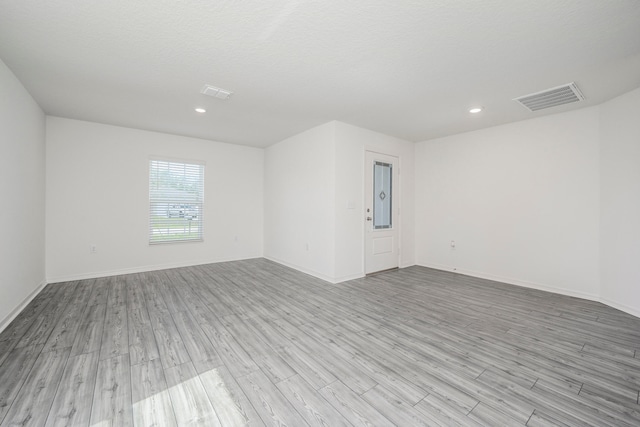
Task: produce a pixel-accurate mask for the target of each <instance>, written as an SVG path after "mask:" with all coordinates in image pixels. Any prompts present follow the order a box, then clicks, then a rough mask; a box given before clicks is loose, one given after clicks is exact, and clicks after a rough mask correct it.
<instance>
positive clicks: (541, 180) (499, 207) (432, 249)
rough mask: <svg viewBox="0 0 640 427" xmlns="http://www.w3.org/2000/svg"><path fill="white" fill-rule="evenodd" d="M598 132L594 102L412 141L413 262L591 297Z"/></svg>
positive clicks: (595, 267)
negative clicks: (413, 165) (573, 109)
mask: <svg viewBox="0 0 640 427" xmlns="http://www.w3.org/2000/svg"><path fill="white" fill-rule="evenodd" d="M598 135H599V110H598V107H592V108H586V109H582V110H577V111H572V112H568V113H562V114H557V115H553V116H546V117H541V118H536V119H532V120H527V121H522V122H517V123H512V124H508V125H504V126H499V127H494V128H489V129H484V130H480V131H475V132H469V133H465V134H460V135H454V136H450V137H446V138H440V139H436V140H431V141H426V142H421V143H418V144H417V145H416V164H415V167H416V254H417V263H418V264H420V265H424V266H430V267H435V268H441V269H446V270H454V269H455V270H456V271H458V272H461V273H466V274H470V275H474V276H478V277H486V278H491V279H496V280H501V281H505V282H509V283H514V284H520V285H524V286H529V287H534V288H539V289H545V290H550V291H555V292H559V293H563V294H568V295H575V296H580V297H586V298H591V299H598V297H599V214H600V212H599V185H600V183H599V136H598ZM451 240H455V242H456V247H455V249H452V248H451V246H450V242H451Z"/></svg>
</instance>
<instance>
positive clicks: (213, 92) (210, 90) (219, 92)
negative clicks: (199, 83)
mask: <svg viewBox="0 0 640 427" xmlns="http://www.w3.org/2000/svg"><path fill="white" fill-rule="evenodd" d="M200 92H201V93H203V94H205V95H208V96H213V97H214V98H218V99H229V97H230V96H231V95H232V94H233V92H229V91H228V90H225V89H220V88H219V87H215V86H211V85H204V87H203V88H202V90H201V91H200Z"/></svg>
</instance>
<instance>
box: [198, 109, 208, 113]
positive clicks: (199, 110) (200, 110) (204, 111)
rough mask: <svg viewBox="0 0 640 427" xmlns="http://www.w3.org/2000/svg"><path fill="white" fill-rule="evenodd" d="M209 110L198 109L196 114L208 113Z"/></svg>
mask: <svg viewBox="0 0 640 427" xmlns="http://www.w3.org/2000/svg"><path fill="white" fill-rule="evenodd" d="M206 112H207V110H205V109H204V108H196V113H206Z"/></svg>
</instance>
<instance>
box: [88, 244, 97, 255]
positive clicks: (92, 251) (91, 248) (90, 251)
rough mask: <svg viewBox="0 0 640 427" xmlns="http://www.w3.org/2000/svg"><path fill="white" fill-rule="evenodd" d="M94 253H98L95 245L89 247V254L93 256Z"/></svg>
mask: <svg viewBox="0 0 640 427" xmlns="http://www.w3.org/2000/svg"><path fill="white" fill-rule="evenodd" d="M96 252H98V248H97V247H96V245H89V253H90V254H95V253H96Z"/></svg>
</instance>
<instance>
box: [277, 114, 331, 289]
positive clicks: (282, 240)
mask: <svg viewBox="0 0 640 427" xmlns="http://www.w3.org/2000/svg"><path fill="white" fill-rule="evenodd" d="M334 132H335V124H334V122H330V123H326V124H324V125H321V126H318V127H315V128H313V129H310V130H308V131H306V132H303V133H301V134H299V135H295V136H293V137H291V138H287V139H285V140H284V141H281V142H279V143H277V144H274V145H272V146H270V147H268V148H267V149H266V150H265V175H264V182H265V192H264V195H265V199H264V208H265V212H264V220H265V224H264V226H265V244H264V254H265V257H266V258H269V259H271V260H274V261H276V262H279V263H281V264H284V265H288V266H290V267H293V268H296V269H298V270H300V271H303V272H306V273H309V274H312V275H314V276H316V277H320V278H322V279H325V280H328V281H333V279H334V277H335V259H334V257H335V251H334V247H335V243H334V228H335V218H334V212H335V206H334V205H335V190H334V183H335V138H334Z"/></svg>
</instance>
